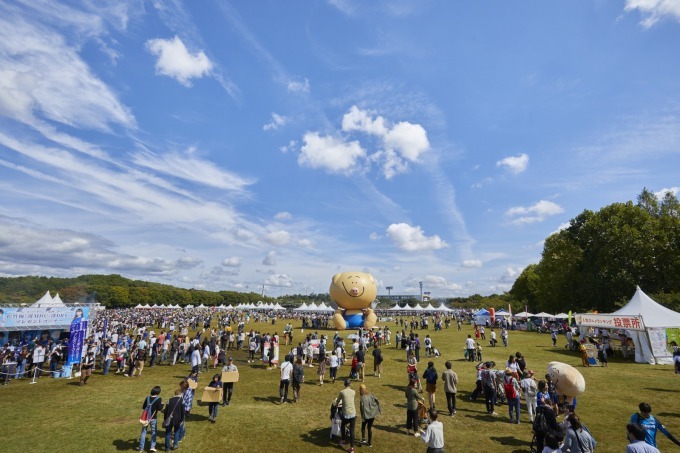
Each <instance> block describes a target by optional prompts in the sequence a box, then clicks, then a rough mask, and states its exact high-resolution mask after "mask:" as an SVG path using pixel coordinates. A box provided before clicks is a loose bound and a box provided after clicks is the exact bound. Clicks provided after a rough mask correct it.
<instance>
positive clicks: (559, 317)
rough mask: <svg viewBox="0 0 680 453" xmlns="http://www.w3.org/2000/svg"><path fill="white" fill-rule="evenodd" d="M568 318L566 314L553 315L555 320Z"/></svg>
mask: <svg viewBox="0 0 680 453" xmlns="http://www.w3.org/2000/svg"><path fill="white" fill-rule="evenodd" d="M568 317H569V315H568V314H566V313H557V314H556V315H555V319H567V318H568Z"/></svg>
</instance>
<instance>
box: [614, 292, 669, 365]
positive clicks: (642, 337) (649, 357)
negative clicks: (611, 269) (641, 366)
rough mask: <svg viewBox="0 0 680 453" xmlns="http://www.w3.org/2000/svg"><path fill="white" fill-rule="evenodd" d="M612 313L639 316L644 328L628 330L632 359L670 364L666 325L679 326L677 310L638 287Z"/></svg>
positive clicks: (641, 361)
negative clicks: (622, 305)
mask: <svg viewBox="0 0 680 453" xmlns="http://www.w3.org/2000/svg"><path fill="white" fill-rule="evenodd" d="M612 315H613V316H641V317H642V323H643V324H644V329H645V330H629V331H628V332H629V334H630V336H631V338H632V339H633V343H635V361H636V362H638V363H650V364H654V363H657V364H659V365H670V364H672V363H673V357H672V354H671V353H670V352H669V351H668V349H667V348H666V341H667V338H668V337H667V332H666V329H669V328H671V329H672V328H676V329H677V328H680V313H678V312H676V311H673V310H671V309H670V308H666V307H664V306H663V305H661V304H659V303H657V302H655V301H654V300H653V299H652V298H651V297H649V296H648V295H647V294H645V293H644V292H643V291H642V290H641V289H640V287H639V286H638V287H637V290H636V291H635V294H634V295H633V297H632V298H631V299H630V301H629V302H628V303H627V304H626V305H625V306H624V307H623V308H621V309H619V310H617V311H615V312H614V313H612Z"/></svg>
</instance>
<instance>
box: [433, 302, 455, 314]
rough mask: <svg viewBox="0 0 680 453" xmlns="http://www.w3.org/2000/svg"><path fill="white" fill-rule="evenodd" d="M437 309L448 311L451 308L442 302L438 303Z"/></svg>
mask: <svg viewBox="0 0 680 453" xmlns="http://www.w3.org/2000/svg"><path fill="white" fill-rule="evenodd" d="M437 311H447V312H448V311H453V309H451V308H449V307H447V306H446V305H444V302H442V303H441V304H440V305H439V307H437Z"/></svg>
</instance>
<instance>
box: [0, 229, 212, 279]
mask: <svg viewBox="0 0 680 453" xmlns="http://www.w3.org/2000/svg"><path fill="white" fill-rule="evenodd" d="M201 263H202V260H200V259H197V258H191V257H182V258H179V259H178V260H176V261H172V260H168V259H164V258H150V257H144V256H135V255H130V254H125V253H120V252H117V251H116V250H115V244H113V243H112V242H111V241H109V240H108V239H105V238H103V237H101V236H97V235H94V234H90V233H82V232H76V231H71V230H66V229H55V228H44V227H41V226H37V225H34V224H31V223H28V222H26V221H23V220H19V219H13V218H10V217H5V216H0V268H2V269H5V271H6V272H16V273H22V272H25V271H26V270H28V269H32V270H33V273H43V274H45V273H51V270H53V269H55V270H68V271H75V272H89V273H93V272H94V273H96V272H111V271H112V270H113V271H117V272H123V273H128V272H129V273H135V274H138V273H142V274H147V275H172V274H175V273H176V272H177V271H178V270H179V269H191V268H194V267H196V266H198V265H200V264H201ZM12 269H14V271H12Z"/></svg>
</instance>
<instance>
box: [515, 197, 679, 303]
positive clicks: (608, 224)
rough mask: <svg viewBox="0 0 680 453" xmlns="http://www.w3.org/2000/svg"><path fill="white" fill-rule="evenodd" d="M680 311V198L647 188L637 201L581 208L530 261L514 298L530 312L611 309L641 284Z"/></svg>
mask: <svg viewBox="0 0 680 453" xmlns="http://www.w3.org/2000/svg"><path fill="white" fill-rule="evenodd" d="M636 285H637V286H640V288H642V290H643V291H644V292H645V293H647V294H648V295H649V296H650V297H652V298H653V299H655V300H656V301H657V302H659V303H661V304H663V305H665V306H667V307H668V308H671V309H673V310H676V311H680V202H679V201H678V198H677V197H676V196H675V195H674V194H673V193H671V192H667V193H666V194H665V196H664V197H663V198H662V199H661V200H659V199H657V197H656V196H655V195H654V194H653V193H652V192H650V191H649V190H647V189H643V191H642V193H640V195H639V196H638V199H637V203H633V202H632V201H629V202H627V203H614V204H611V205H609V206H606V207H604V208H602V209H600V210H599V211H597V212H592V211H589V210H585V211H583V212H582V213H581V214H580V215H578V216H577V217H576V218H574V219H572V220H571V222H570V223H569V227H567V228H565V229H563V230H561V231H559V232H558V233H555V234H553V235H551V236H549V237H548V238H547V239H546V241H545V245H544V248H543V254H542V257H541V260H540V261H539V263H538V264H533V265H530V266H528V267H527V268H526V269H524V271H523V272H522V274H521V275H520V276H519V277H518V278H517V280H516V281H515V283H514V285H513V287H512V289H511V290H510V295H511V296H512V298H514V299H515V300H517V301H519V302H524V303H526V304H527V305H528V306H529V311H533V312H537V311H547V312H558V311H559V312H561V311H568V310H574V311H584V310H588V311H591V310H599V311H600V312H601V313H608V312H611V311H614V310H616V309H617V308H620V307H621V306H622V305H624V304H625V303H626V302H627V301H628V300H629V299H630V297H631V296H632V295H633V294H634V293H635V287H636Z"/></svg>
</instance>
